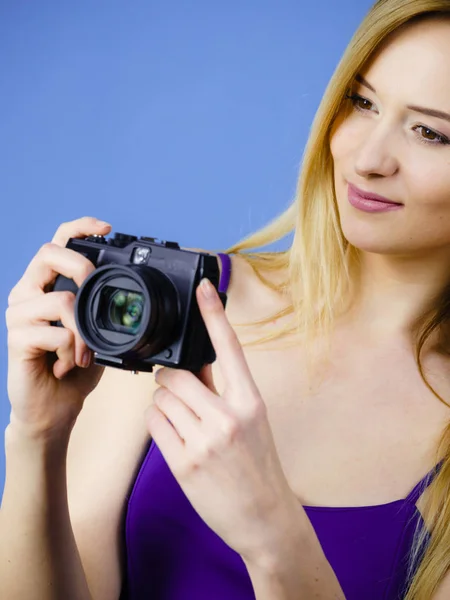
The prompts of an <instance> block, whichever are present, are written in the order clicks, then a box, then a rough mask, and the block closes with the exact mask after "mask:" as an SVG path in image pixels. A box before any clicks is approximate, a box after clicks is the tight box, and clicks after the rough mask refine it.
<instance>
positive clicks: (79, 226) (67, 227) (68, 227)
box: [52, 217, 111, 247]
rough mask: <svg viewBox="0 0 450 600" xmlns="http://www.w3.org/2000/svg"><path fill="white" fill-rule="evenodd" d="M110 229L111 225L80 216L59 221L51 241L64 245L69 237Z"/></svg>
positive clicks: (98, 232) (100, 233)
mask: <svg viewBox="0 0 450 600" xmlns="http://www.w3.org/2000/svg"><path fill="white" fill-rule="evenodd" d="M110 229H111V225H110V224H109V223H106V222H105V221H100V220H99V219H96V218H94V217H82V218H81V219H75V220H74V221H68V222H67V223H61V225H60V226H59V227H58V229H57V230H56V232H55V235H54V236H53V238H52V243H53V244H57V245H58V246H63V247H65V246H66V244H67V242H68V241H69V238H80V237H85V236H88V235H95V234H97V235H102V234H105V233H106V232H107V231H109V230H110Z"/></svg>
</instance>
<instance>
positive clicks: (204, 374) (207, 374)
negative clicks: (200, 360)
mask: <svg viewBox="0 0 450 600" xmlns="http://www.w3.org/2000/svg"><path fill="white" fill-rule="evenodd" d="M196 376H197V377H198V379H199V381H201V382H202V383H203V385H204V386H206V387H207V388H208V389H209V390H211V392H212V393H213V394H216V395H217V396H218V395H219V393H218V391H217V389H216V386H215V383H214V378H213V374H212V364H205V365H203V367H202V368H201V369H200V371H199V372H198V373H196Z"/></svg>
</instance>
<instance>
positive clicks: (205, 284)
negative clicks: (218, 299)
mask: <svg viewBox="0 0 450 600" xmlns="http://www.w3.org/2000/svg"><path fill="white" fill-rule="evenodd" d="M200 289H201V291H202V294H203V296H204V297H205V298H206V299H207V300H212V299H213V298H214V286H213V285H212V283H211V282H210V281H209V279H208V278H207V277H204V278H203V279H202V280H201V281H200Z"/></svg>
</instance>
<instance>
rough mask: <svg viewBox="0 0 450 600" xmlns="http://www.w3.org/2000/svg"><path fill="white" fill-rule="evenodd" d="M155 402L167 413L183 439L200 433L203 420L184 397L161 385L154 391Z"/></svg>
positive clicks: (188, 438)
mask: <svg viewBox="0 0 450 600" xmlns="http://www.w3.org/2000/svg"><path fill="white" fill-rule="evenodd" d="M153 402H154V403H155V405H156V406H157V407H158V408H159V410H160V411H161V412H162V413H164V414H165V415H166V417H167V418H168V419H169V421H170V423H171V424H172V426H173V427H175V430H176V432H177V433H178V435H179V436H180V438H181V439H182V440H184V441H186V442H187V441H188V440H192V439H195V438H196V437H198V436H199V435H200V424H201V421H200V419H199V418H198V417H197V415H196V414H194V413H193V412H192V410H191V409H190V408H189V407H188V406H187V404H186V403H185V402H184V401H183V399H181V398H179V397H178V396H175V394H172V392H170V391H169V390H168V389H167V388H165V387H159V388H158V389H157V390H156V391H155V392H154V393H153Z"/></svg>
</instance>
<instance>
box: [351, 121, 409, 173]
mask: <svg viewBox="0 0 450 600" xmlns="http://www.w3.org/2000/svg"><path fill="white" fill-rule="evenodd" d="M388 127H389V125H388V123H387V122H386V123H384V124H383V123H381V122H380V123H375V124H373V126H372V128H371V129H369V130H367V129H365V131H364V132H363V133H362V138H361V140H360V143H359V144H358V145H357V146H356V154H355V172H356V173H357V174H358V175H360V176H361V177H366V178H367V177H373V176H381V177H389V176H392V175H394V173H396V171H397V170H398V166H399V163H398V159H397V157H396V151H395V141H394V139H393V136H392V135H391V132H390V131H389V130H388Z"/></svg>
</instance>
